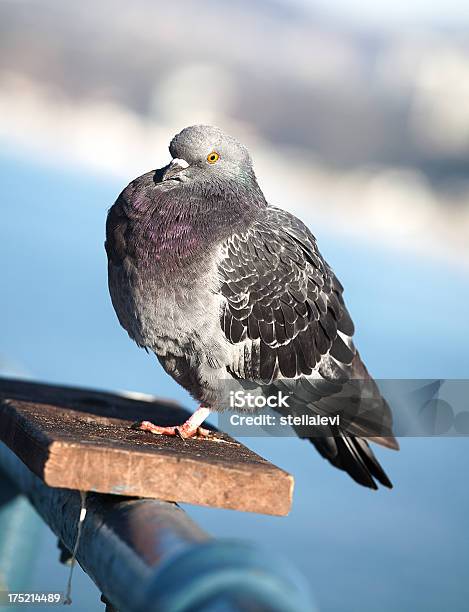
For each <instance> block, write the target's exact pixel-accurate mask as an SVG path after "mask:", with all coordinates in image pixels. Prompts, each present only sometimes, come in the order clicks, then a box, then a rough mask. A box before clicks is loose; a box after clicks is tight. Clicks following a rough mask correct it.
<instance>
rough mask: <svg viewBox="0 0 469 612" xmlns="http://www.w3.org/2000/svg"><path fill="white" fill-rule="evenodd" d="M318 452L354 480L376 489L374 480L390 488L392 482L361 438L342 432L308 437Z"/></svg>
mask: <svg viewBox="0 0 469 612" xmlns="http://www.w3.org/2000/svg"><path fill="white" fill-rule="evenodd" d="M309 440H310V442H312V444H314V446H315V447H316V449H317V450H318V452H319V453H320V454H321V455H322V456H323V457H324V458H325V459H327V460H328V461H329V462H330V463H332V465H334V466H335V467H337V468H339V469H340V470H344V472H347V474H349V476H351V477H352V478H353V479H354V480H355V481H356V482H358V483H359V484H361V485H363V486H364V487H369V488H370V489H377V488H378V487H377V485H376V482H375V481H374V479H375V478H376V480H377V481H378V482H380V483H381V484H382V485H384V486H385V487H389V488H390V489H392V483H391V481H390V480H389V478H388V477H387V475H386V473H385V472H384V470H383V468H382V467H381V466H380V464H379V463H378V460H377V459H376V457H375V456H374V454H373V451H372V450H371V448H370V447H369V446H368V443H367V441H366V440H364V439H363V438H357V437H355V436H347V435H345V434H344V433H343V432H340V433H337V435H336V436H335V437H332V436H330V437H329V436H328V437H321V438H319V437H318V438H309Z"/></svg>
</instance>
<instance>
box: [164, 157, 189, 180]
mask: <svg viewBox="0 0 469 612" xmlns="http://www.w3.org/2000/svg"><path fill="white" fill-rule="evenodd" d="M186 168H189V164H188V163H187V162H186V160H185V159H179V158H177V157H175V158H174V159H173V160H172V161H171V163H169V164H168V165H167V166H166V168H165V170H164V172H163V181H168V180H170V179H174V178H177V175H178V174H179V173H180V172H181V171H182V170H185V169H186Z"/></svg>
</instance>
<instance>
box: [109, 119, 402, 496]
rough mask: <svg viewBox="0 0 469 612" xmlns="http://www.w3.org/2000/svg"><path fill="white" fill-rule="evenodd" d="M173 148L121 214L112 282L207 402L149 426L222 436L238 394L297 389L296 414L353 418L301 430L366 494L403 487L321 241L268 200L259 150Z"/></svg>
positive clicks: (203, 141)
mask: <svg viewBox="0 0 469 612" xmlns="http://www.w3.org/2000/svg"><path fill="white" fill-rule="evenodd" d="M169 151H170V154H171V157H172V160H171V162H170V163H169V164H168V165H167V166H165V167H163V168H160V169H158V170H152V171H150V172H147V173H146V174H143V175H142V176H140V177H138V178H136V179H135V180H133V181H132V182H131V183H130V184H129V185H128V186H127V187H126V188H125V189H124V190H123V191H122V193H121V194H120V195H119V197H118V198H117V200H116V202H115V203H114V205H113V206H112V207H111V208H110V210H109V212H108V216H107V222H106V242H105V248H106V252H107V256H108V284H109V291H110V295H111V300H112V304H113V306H114V309H115V311H116V314H117V317H118V319H119V322H120V324H121V325H122V327H123V328H124V329H125V330H126V331H127V332H128V334H129V336H130V337H131V338H132V339H133V340H134V341H135V342H136V343H137V344H138V345H139V346H140V347H143V348H145V349H146V350H147V351H151V352H153V353H154V354H155V355H156V357H157V358H158V360H159V362H160V363H161V365H162V367H163V368H164V370H165V371H166V372H167V373H168V374H169V375H170V376H172V377H173V378H174V379H175V380H176V381H177V382H178V383H179V384H180V385H181V386H182V387H184V388H185V389H186V390H187V391H188V392H189V393H190V394H191V395H192V397H193V398H195V399H196V400H197V402H199V403H200V406H199V408H198V409H197V410H196V411H195V412H194V413H193V414H192V416H191V417H190V418H189V419H188V420H187V421H186V422H185V423H183V424H182V425H179V426H174V427H162V426H158V425H156V424H153V423H151V422H149V421H144V422H142V423H140V424H139V427H140V429H142V430H145V431H149V432H152V433H154V434H160V435H179V436H180V437H182V438H184V439H187V438H191V437H194V436H195V437H197V438H199V437H200V436H202V437H203V436H208V435H209V430H207V429H205V428H203V427H202V423H203V422H204V420H205V419H206V418H207V416H208V415H209V414H210V412H211V411H223V410H226V409H230V406H228V405H227V398H226V389H227V388H235V386H236V385H238V386H240V388H242V389H246V388H250V387H249V385H251V386H252V387H256V389H258V390H260V391H258V392H260V393H261V394H264V395H265V396H267V395H268V394H271V393H272V392H278V391H279V390H283V391H285V392H286V393H288V395H289V397H290V399H291V404H290V406H289V407H288V412H289V414H292V415H299V414H304V413H305V412H308V414H313V415H318V416H327V415H331V414H333V413H337V414H339V413H340V416H341V419H340V422H339V421H338V420H337V421H336V422H333V419H331V420H330V421H328V422H327V423H325V424H324V423H323V421H321V424H320V425H319V426H318V427H316V428H311V427H306V428H305V427H303V426H302V424H301V425H299V426H298V425H296V426H295V425H293V428H294V429H295V432H296V433H297V434H298V435H299V436H300V437H303V438H307V439H308V440H309V441H310V442H311V443H312V444H313V445H314V446H315V447H316V449H317V451H318V452H319V453H320V455H322V456H323V457H324V458H325V459H327V460H328V461H329V462H330V463H331V464H332V465H333V466H335V467H336V468H339V469H341V470H343V471H345V472H346V473H348V474H349V476H351V477H352V478H353V479H354V480H355V481H356V482H358V483H359V484H361V485H363V486H366V487H369V488H371V489H377V488H378V487H377V482H379V483H381V484H382V485H384V486H386V487H389V488H391V487H392V484H391V481H390V480H389V478H388V476H387V475H386V473H385V472H384V470H383V468H382V467H381V465H380V464H379V462H378V460H377V459H376V457H375V455H374V453H373V451H372V450H371V448H370V446H369V443H368V442H369V441H371V442H374V443H377V444H380V445H381V446H384V447H387V448H390V449H395V450H398V448H399V446H398V443H397V440H396V439H395V437H394V436H393V432H392V415H391V411H390V408H389V406H388V404H387V403H386V401H385V399H384V398H383V397H382V396H381V394H380V391H379V389H378V386H377V385H376V383H375V381H374V380H373V379H372V377H371V376H370V374H369V373H368V371H367V369H366V367H365V365H364V363H363V362H362V360H361V358H360V355H359V353H358V351H357V349H356V348H355V345H354V343H353V340H352V337H353V334H354V325H353V322H352V319H351V317H350V315H349V313H348V311H347V308H346V306H345V303H344V299H343V287H342V285H341V284H340V282H339V281H338V279H337V277H336V276H335V274H334V272H333V271H332V269H331V267H330V266H329V265H328V264H327V262H326V261H325V259H324V258H323V257H322V255H321V253H320V252H319V249H318V246H317V242H316V238H315V237H314V236H313V234H312V233H311V232H310V230H309V229H308V228H307V227H306V225H305V224H303V223H302V222H301V221H300V220H299V219H298V218H296V217H295V216H293V215H292V214H291V213H289V212H287V211H285V210H282V209H281V208H277V207H275V206H272V205H270V204H269V203H268V202H267V201H266V198H265V197H264V194H263V192H262V190H261V188H260V186H259V184H258V181H257V178H256V175H255V173H254V169H253V163H252V159H251V156H250V153H249V151H248V149H247V148H246V147H245V146H243V145H242V144H241V143H239V142H238V141H237V140H236V139H235V138H233V137H231V136H229V135H227V134H225V133H224V132H223V131H222V130H221V129H219V128H217V127H213V126H208V125H194V126H191V127H187V128H185V129H183V130H182V131H181V132H180V133H179V134H177V135H176V136H175V137H174V138H173V139H172V141H171V143H170V145H169ZM224 390H225V392H224ZM255 410H256V408H251V411H255ZM281 410H285V409H284V408H282V409H281ZM281 410H280V412H281ZM295 422H296V421H295Z"/></svg>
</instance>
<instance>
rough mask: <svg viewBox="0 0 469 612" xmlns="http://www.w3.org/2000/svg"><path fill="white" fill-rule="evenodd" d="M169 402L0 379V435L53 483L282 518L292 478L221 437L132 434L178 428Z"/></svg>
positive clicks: (178, 411)
mask: <svg viewBox="0 0 469 612" xmlns="http://www.w3.org/2000/svg"><path fill="white" fill-rule="evenodd" d="M188 416H189V413H188V412H187V411H186V410H184V409H183V408H181V407H180V406H178V405H177V404H176V403H173V402H169V401H165V400H159V399H156V398H150V397H145V399H141V398H140V399H134V398H131V397H127V396H125V395H118V394H113V393H104V392H99V391H94V390H89V389H74V388H67V387H58V386H52V385H43V384H38V383H30V382H24V381H20V380H8V379H1V378H0V439H1V440H2V441H3V442H5V444H7V445H8V446H9V447H10V448H11V449H12V450H13V452H14V453H15V454H16V455H17V456H18V457H19V458H20V459H21V460H22V461H23V462H24V463H25V464H26V465H27V466H28V467H29V468H30V469H31V471H32V472H34V473H35V474H37V475H38V476H39V477H40V478H41V479H42V480H43V481H44V482H45V483H46V484H48V485H49V486H51V487H61V488H70V489H80V490H85V491H96V492H100V493H111V494H116V495H128V496H136V497H152V498H157V499H162V500H167V501H176V502H186V503H191V504H198V505H202V506H215V507H220V508H231V509H234V510H243V511H248V512H260V513H264V514H274V515H285V514H288V512H289V510H290V506H291V500H292V492H293V477H292V476H290V475H289V474H287V473H286V472H284V471H283V470H281V469H279V468H277V467H276V466H274V465H272V464H271V463H269V462H268V461H266V460H265V459H263V458H262V457H259V455H256V454H255V453H253V452H252V451H250V450H249V449H248V448H246V447H245V446H244V445H242V444H241V443H240V442H236V441H235V440H233V439H232V438H230V437H229V436H227V435H226V434H222V433H217V436H216V438H215V439H190V440H181V439H180V438H178V437H168V436H155V435H154V434H151V433H148V432H144V431H138V430H134V429H132V428H131V424H132V423H133V422H135V421H140V420H152V421H153V422H155V423H157V424H159V425H173V424H175V423H181V422H183V421H184V420H185V419H186V418H187V417H188Z"/></svg>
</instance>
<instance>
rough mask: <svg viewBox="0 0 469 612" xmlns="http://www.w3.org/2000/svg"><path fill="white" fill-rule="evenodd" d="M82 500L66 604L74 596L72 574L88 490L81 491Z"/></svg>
mask: <svg viewBox="0 0 469 612" xmlns="http://www.w3.org/2000/svg"><path fill="white" fill-rule="evenodd" d="M80 500H81V508H80V517H79V519H78V525H77V539H76V540H75V546H74V547H73V553H72V560H71V562H70V573H69V575H68V581H67V589H66V591H65V600H64V604H65V605H70V604H71V603H72V597H71V595H72V576H73V568H74V567H75V561H76V556H77V551H78V546H79V545H80V538H81V530H82V527H83V522H84V520H85V516H86V507H85V502H86V491H80Z"/></svg>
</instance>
